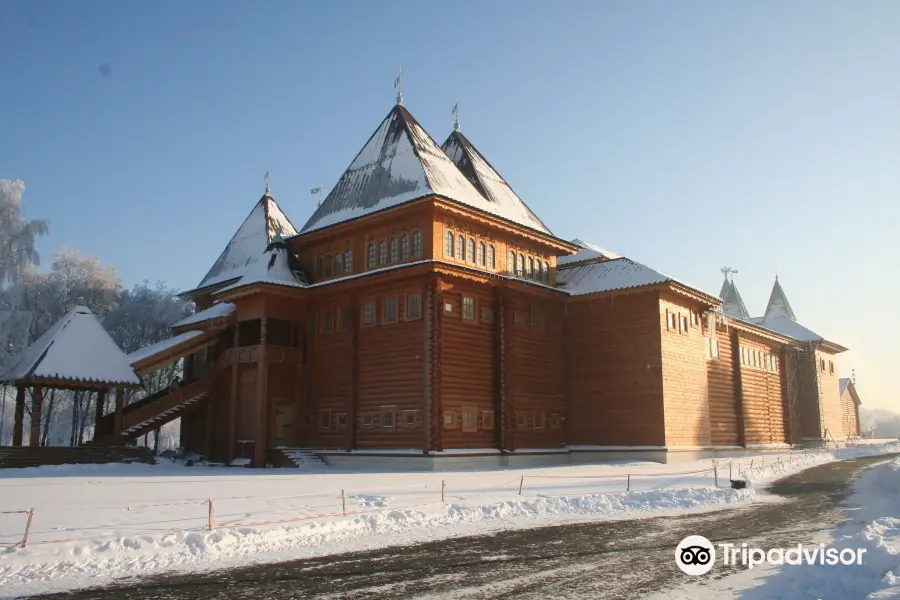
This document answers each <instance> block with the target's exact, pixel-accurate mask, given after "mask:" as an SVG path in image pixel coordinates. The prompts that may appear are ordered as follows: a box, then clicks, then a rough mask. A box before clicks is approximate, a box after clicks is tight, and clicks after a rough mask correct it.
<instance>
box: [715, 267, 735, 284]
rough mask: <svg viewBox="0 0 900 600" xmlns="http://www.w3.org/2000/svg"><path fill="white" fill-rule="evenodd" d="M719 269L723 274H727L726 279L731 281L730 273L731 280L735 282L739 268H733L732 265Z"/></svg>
mask: <svg viewBox="0 0 900 600" xmlns="http://www.w3.org/2000/svg"><path fill="white" fill-rule="evenodd" d="M719 270H720V271H721V272H722V275H724V276H725V280H726V281H729V279H728V276H729V275H730V276H731V279H730V281H732V282H734V276H735V275H736V274H737V269H732V268H731V267H722V268H721V269H719Z"/></svg>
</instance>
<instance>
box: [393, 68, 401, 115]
mask: <svg viewBox="0 0 900 600" xmlns="http://www.w3.org/2000/svg"><path fill="white" fill-rule="evenodd" d="M394 89H395V90H397V104H399V105H400V106H403V65H402V64H401V65H400V74H399V75H397V79H395V80H394Z"/></svg>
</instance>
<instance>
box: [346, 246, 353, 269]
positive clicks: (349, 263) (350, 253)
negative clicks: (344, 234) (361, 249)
mask: <svg viewBox="0 0 900 600" xmlns="http://www.w3.org/2000/svg"><path fill="white" fill-rule="evenodd" d="M352 272H353V250H349V249H348V250H344V273H352Z"/></svg>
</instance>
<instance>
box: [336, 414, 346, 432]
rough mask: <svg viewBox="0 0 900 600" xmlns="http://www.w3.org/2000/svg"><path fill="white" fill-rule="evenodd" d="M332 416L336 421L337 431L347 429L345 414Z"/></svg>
mask: <svg viewBox="0 0 900 600" xmlns="http://www.w3.org/2000/svg"><path fill="white" fill-rule="evenodd" d="M334 416H335V418H336V419H337V428H338V429H347V414H346V413H338V414H336V415H334Z"/></svg>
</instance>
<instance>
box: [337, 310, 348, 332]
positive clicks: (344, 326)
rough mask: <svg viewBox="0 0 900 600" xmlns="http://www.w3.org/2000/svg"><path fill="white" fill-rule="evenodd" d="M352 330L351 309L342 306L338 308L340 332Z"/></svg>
mask: <svg viewBox="0 0 900 600" xmlns="http://www.w3.org/2000/svg"><path fill="white" fill-rule="evenodd" d="M348 329H350V308H349V307H347V306H341V307H339V308H338V330H339V331H347V330H348Z"/></svg>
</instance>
